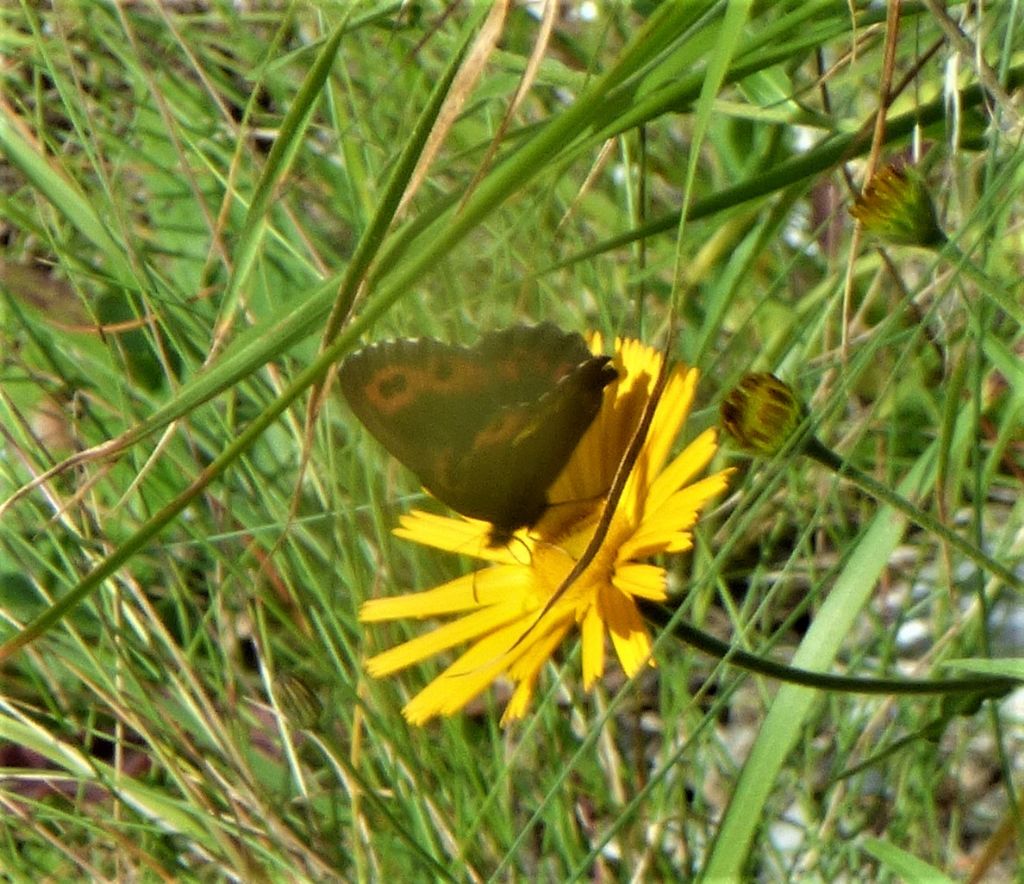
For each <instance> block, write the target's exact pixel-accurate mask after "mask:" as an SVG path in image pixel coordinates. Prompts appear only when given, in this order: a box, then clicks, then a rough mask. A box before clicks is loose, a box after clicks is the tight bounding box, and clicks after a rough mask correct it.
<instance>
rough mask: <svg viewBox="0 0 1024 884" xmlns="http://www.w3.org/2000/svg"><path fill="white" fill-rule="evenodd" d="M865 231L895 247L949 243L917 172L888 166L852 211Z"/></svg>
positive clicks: (874, 180)
mask: <svg viewBox="0 0 1024 884" xmlns="http://www.w3.org/2000/svg"><path fill="white" fill-rule="evenodd" d="M850 214H851V215H853V217H854V218H856V219H857V220H858V221H860V223H861V224H863V225H864V229H865V230H867V231H868V232H869V233H873V234H874V235H875V236H877V237H879V238H880V239H884V240H886V241H887V242H890V243H892V244H893V245H901V246H920V247H922V248H926V249H928V248H937V247H939V246H941V245H942V244H943V243H945V241H946V234H945V233H943V232H942V228H941V227H939V222H938V219H937V218H936V216H935V206H934V204H933V203H932V198H931V196H930V195H929V193H928V191H927V189H926V188H925V183H924V180H923V179H922V178H921V176H920V175H918V174H917V172H915V171H913V170H912V169H907V168H904V167H901V166H886V167H885V168H884V169H882V170H880V171H879V172H876V173H875V175H874V177H872V179H871V181H870V182H868V185H867V187H865V188H864V193H862V194H861V195H860V196H859V197H857V200H856V202H855V203H854V204H853V206H851V208H850Z"/></svg>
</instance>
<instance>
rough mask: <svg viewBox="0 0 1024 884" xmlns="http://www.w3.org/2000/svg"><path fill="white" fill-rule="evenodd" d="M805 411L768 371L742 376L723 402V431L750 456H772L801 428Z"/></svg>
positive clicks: (785, 385)
mask: <svg viewBox="0 0 1024 884" xmlns="http://www.w3.org/2000/svg"><path fill="white" fill-rule="evenodd" d="M806 413H807V411H806V409H805V408H804V405H803V403H802V402H800V400H799V399H797V398H796V395H795V394H794V393H793V391H792V389H790V387H789V386H788V385H787V384H784V383H783V382H782V381H780V380H779V379H778V378H777V377H775V375H773V374H769V373H768V372H757V373H754V374H748V375H744V377H743V379H742V380H741V381H740V382H739V385H738V386H736V387H735V388H733V390H732V391H730V393H729V395H728V396H726V397H725V399H724V400H723V401H722V407H721V409H720V411H719V417H720V420H721V424H722V428H723V429H724V430H725V432H726V433H728V434H729V435H730V436H731V437H732V438H733V440H734V441H735V442H736V443H737V444H738V445H739V446H740V448H742V449H744V450H745V451H747V452H749V453H750V454H756V455H760V456H761V457H771V456H772V455H773V454H776V453H777V452H778V451H780V450H781V449H782V447H783V446H784V445H785V444H786V441H787V440H788V439H789V437H790V436H792V435H793V433H794V432H795V431H796V429H797V427H799V426H800V423H801V421H803V419H804V416H805V415H806Z"/></svg>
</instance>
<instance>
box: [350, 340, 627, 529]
mask: <svg viewBox="0 0 1024 884" xmlns="http://www.w3.org/2000/svg"><path fill="white" fill-rule="evenodd" d="M610 361H611V360H610V359H609V357H607V356H595V355H593V354H592V353H591V352H590V349H589V348H588V347H587V343H586V341H584V340H583V338H582V337H581V336H580V335H579V334H576V333H575V332H563V331H562V330H561V329H559V328H558V327H557V326H555V325H552V324H551V323H549V322H545V323H541V324H540V325H516V326H512V327H511V328H507V329H502V330H500V331H494V332H490V333H488V334H486V335H484V337H483V338H481V339H480V341H479V343H477V344H476V345H475V346H472V347H459V346H454V345H451V344H445V343H442V342H441V341H436V340H433V339H430V338H418V339H415V340H413V339H403V340H393V341H383V342H380V343H376V344H371V345H370V346H368V347H364V348H363V349H361V350H358V351H356V352H355V353H353V354H352V355H350V356H349V357H348V358H347V359H345V360H344V361H343V362H342V364H341V368H340V369H339V372H338V376H339V381H340V385H341V390H342V393H343V394H344V395H345V398H346V399H347V400H348V403H349V405H350V406H351V408H352V411H353V412H354V413H355V415H356V417H358V418H359V419H360V420H361V421H362V422H363V424H365V425H366V428H367V429H368V430H369V431H370V433H372V434H373V436H375V437H376V439H377V441H379V442H380V443H381V444H382V445H383V446H384V447H385V448H386V449H387V450H388V451H389V452H390V453H391V454H392V455H394V457H396V458H397V459H398V460H399V461H401V462H402V463H403V464H405V466H407V467H408V468H409V469H410V470H412V472H413V473H415V474H416V476H417V477H418V478H419V480H420V481H421V482H422V484H423V486H424V487H425V488H426V489H427V490H428V491H429V492H430V493H431V494H433V495H434V497H436V498H438V500H440V501H441V502H442V503H445V504H447V505H448V506H450V507H451V508H452V509H453V510H455V511H456V512H459V513H462V514H463V515H464V516H469V517H471V518H474V519H482V520H484V521H487V522H490V523H491V526H492V527H491V531H490V534H489V537H488V545H489V546H492V547H494V546H499V545H501V544H503V543H506V542H508V540H509V539H510V538H511V537H512V535H513V533H514V532H515V531H516V530H517V529H519V528H523V527H532V526H533V525H534V524H535V523H536V522H537V520H538V519H540V517H541V515H543V513H544V511H545V510H546V509H547V508H548V506H549V501H548V497H547V490H548V488H549V486H550V485H551V483H552V482H554V481H555V479H556V478H557V477H558V474H559V473H560V472H561V471H562V468H563V467H564V466H565V464H566V462H567V461H568V460H569V457H570V456H571V455H572V452H573V451H574V450H575V448H576V446H577V445H578V444H579V441H580V439H581V437H582V436H583V434H584V433H585V432H586V430H587V427H589V426H590V424H591V423H592V422H593V420H594V418H595V417H596V416H597V413H598V410H599V409H600V407H601V401H602V399H603V396H604V388H605V387H606V386H607V385H608V384H610V383H611V382H612V381H613V380H615V378H616V377H617V376H618V375H617V373H616V371H615V368H614V367H613V366H611V365H610V364H609V363H610Z"/></svg>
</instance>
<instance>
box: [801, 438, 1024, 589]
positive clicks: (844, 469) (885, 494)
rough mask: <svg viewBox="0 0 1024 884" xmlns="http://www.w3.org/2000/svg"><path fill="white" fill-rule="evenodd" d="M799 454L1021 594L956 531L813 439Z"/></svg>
mask: <svg viewBox="0 0 1024 884" xmlns="http://www.w3.org/2000/svg"><path fill="white" fill-rule="evenodd" d="M802 453H803V454H806V455H807V456H808V457H810V458H811V459H812V460H816V461H817V462H818V463H820V464H822V465H823V466H826V467H828V468H829V469H830V470H834V471H835V472H836V473H838V474H840V475H842V476H843V477H844V478H846V479H848V480H849V481H851V482H853V484H854V485H856V486H857V487H858V488H860V489H861V491H863V492H864V493H865V494H870V495H871V496H872V497H874V498H876V499H877V500H880V501H882V502H883V503H887V504H889V506H891V507H893V509H897V510H899V511H900V512H901V513H903V515H905V516H906V517H907V518H908V519H910V520H911V521H912V522H914V524H916V525H919V526H920V527H922V528H924V529H925V530H926V531H931V532H932V533H933V534H936V535H938V536H939V537H941V538H942V539H943V540H944V541H946V543H948V544H949V545H950V546H952V547H953V548H955V549H958V550H959V551H960V552H962V553H963V554H964V555H965V556H967V557H968V558H969V559H970V560H971V561H972V562H974V563H975V564H976V565H977V566H978V567H979V568H985V569H987V570H988V571H991V572H992V573H993V574H995V575H996V576H997V577H998V578H999V579H1000V580H1002V581H1003V582H1004V583H1006V584H1007V585H1008V586H1012V587H1013V588H1014V589H1016V590H1017V591H1018V592H1024V580H1021V578H1020V577H1018V576H1017V575H1016V574H1014V573H1013V571H1011V570H1010V569H1009V568H1007V567H1006V566H1005V565H1002V564H1000V563H999V562H997V561H996V560H995V559H993V558H992V557H991V556H989V555H986V554H985V553H984V552H982V551H981V550H980V549H978V547H976V546H975V545H974V544H973V543H971V542H970V541H969V540H964V538H963V537H961V536H960V535H959V534H957V533H956V532H955V531H951V530H950V529H949V528H947V527H946V526H945V525H943V524H942V522H940V521H939V520H938V519H936V518H935V517H934V516H931V515H929V514H928V513H926V512H924V511H923V510H921V509H919V508H918V507H915V506H914V505H913V504H912V503H911V502H910V501H909V500H907V499H906V498H905V497H902V496H901V495H899V494H897V493H896V492H895V491H893V490H892V489H891V488H888V487H887V486H885V485H883V484H882V483H881V482H878V481H876V480H875V479H872V478H871V477H870V476H869V475H867V474H866V473H862V472H861V471H860V470H858V469H857V468H856V467H854V466H851V465H850V464H849V463H847V462H846V461H844V460H843V459H842V458H841V457H839V455H838V454H836V453H835V452H834V451H831V450H830V449H828V448H826V447H825V446H824V445H822V444H821V442H819V441H818V439H816V438H815V437H813V436H812V437H811V438H810V439H809V440H808V441H807V442H806V443H805V445H804V447H803V450H802Z"/></svg>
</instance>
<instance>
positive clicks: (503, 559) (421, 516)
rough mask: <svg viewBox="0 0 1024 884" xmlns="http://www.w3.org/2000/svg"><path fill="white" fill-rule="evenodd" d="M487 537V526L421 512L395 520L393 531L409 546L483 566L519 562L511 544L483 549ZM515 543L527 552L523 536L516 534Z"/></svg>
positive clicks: (485, 546)
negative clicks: (472, 560)
mask: <svg viewBox="0 0 1024 884" xmlns="http://www.w3.org/2000/svg"><path fill="white" fill-rule="evenodd" d="M490 534H491V525H490V524H489V523H487V522H481V521H479V520H477V519H466V518H463V517H459V518H457V519H456V518H452V517H450V516H440V515H438V514H437V513H428V512H424V511H423V510H413V511H412V512H409V513H406V514H405V515H403V516H402V517H401V518H400V519H399V527H398V528H395V530H394V535H395V536H396V537H401V538H402V539H403V540H411V541H412V542H413V543H419V544H422V545H423V546H432V547H434V548H435V549H443V550H445V551H447V552H454V553H460V554H461V555H464V556H472V557H473V558H476V559H483V560H484V561H487V562H498V563H500V564H505V565H512V564H516V563H517V562H519V560H520V559H521V558H522V553H521V552H520V555H519V556H518V557H517V556H516V553H515V551H514V550H513V548H512V547H513V545H514V542H513V541H510V542H509V543H507V544H505V545H503V546H496V547H490V546H488V545H487V544H488V542H489V540H490ZM519 540H521V541H522V542H523V543H524V544H526V546H527V551H529V541H528V539H527V538H526V534H525V532H517V533H516V535H515V541H516V542H517V541H519Z"/></svg>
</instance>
